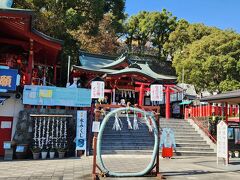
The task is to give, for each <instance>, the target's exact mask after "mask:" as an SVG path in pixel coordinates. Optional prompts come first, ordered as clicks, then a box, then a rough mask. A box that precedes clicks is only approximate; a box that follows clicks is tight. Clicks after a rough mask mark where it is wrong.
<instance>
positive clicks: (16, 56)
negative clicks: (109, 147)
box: [0, 7, 63, 156]
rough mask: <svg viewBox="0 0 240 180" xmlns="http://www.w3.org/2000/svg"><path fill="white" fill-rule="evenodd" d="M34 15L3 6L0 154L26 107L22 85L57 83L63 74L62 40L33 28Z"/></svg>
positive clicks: (0, 23) (0, 21) (0, 28)
mask: <svg viewBox="0 0 240 180" xmlns="http://www.w3.org/2000/svg"><path fill="white" fill-rule="evenodd" d="M33 15H34V12H33V11H32V10H23V9H14V8H4V7H0V90H1V91H0V134H1V136H0V156H1V155H3V142H4V141H10V140H11V139H12V138H13V135H14V132H15V129H16V123H17V121H18V117H19V112H20V111H21V110H23V109H24V106H23V103H22V90H23V86H24V85H46V84H47V82H48V83H50V84H56V82H57V80H58V79H57V77H59V75H58V73H60V65H59V64H60V58H59V54H60V51H61V49H62V43H63V42H62V41H60V40H57V39H53V38H51V37H49V36H47V35H45V34H43V33H41V32H39V31H37V30H36V29H34V27H33V26H32V24H33V19H34V18H33ZM12 72H14V73H15V74H11V73H12ZM17 74H18V75H17ZM18 80H19V83H16V82H17V81H18ZM13 81H14V83H13Z"/></svg>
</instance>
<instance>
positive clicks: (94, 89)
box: [91, 81, 105, 99]
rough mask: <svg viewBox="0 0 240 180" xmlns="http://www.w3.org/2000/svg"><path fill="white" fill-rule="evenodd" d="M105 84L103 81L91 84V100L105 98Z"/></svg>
mask: <svg viewBox="0 0 240 180" xmlns="http://www.w3.org/2000/svg"><path fill="white" fill-rule="evenodd" d="M104 86H105V84H104V82H103V81H92V84H91V98H97V99H98V98H100V99H103V98H104Z"/></svg>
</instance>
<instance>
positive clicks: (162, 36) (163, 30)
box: [151, 9, 177, 58]
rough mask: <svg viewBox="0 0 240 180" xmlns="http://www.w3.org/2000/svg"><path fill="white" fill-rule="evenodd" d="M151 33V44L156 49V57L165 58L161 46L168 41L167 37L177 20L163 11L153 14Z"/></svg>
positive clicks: (169, 13)
mask: <svg viewBox="0 0 240 180" xmlns="http://www.w3.org/2000/svg"><path fill="white" fill-rule="evenodd" d="M152 18H153V21H152V22H153V27H152V29H153V33H152V37H151V42H152V43H153V45H154V46H155V47H157V49H158V56H159V57H160V58H161V57H163V56H166V53H165V51H164V49H163V45H164V44H165V43H166V42H167V41H168V38H169V35H170V33H171V32H173V31H174V30H175V28H176V25H177V18H176V17H175V16H172V13H171V12H169V11H167V10H166V9H163V10H162V12H153V13H152Z"/></svg>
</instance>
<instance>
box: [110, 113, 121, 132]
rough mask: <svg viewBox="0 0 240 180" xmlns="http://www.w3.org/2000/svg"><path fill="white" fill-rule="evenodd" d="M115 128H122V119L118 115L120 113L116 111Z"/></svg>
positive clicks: (117, 129)
mask: <svg viewBox="0 0 240 180" xmlns="http://www.w3.org/2000/svg"><path fill="white" fill-rule="evenodd" d="M112 129H113V130H116V131H121V130H122V121H121V119H120V118H119V117H118V114H117V113H116V114H115V121H114V124H113V128H112Z"/></svg>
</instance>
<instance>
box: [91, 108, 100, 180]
mask: <svg viewBox="0 0 240 180" xmlns="http://www.w3.org/2000/svg"><path fill="white" fill-rule="evenodd" d="M100 115H101V113H100V110H99V105H98V104H96V108H95V121H99V118H100ZM97 136H98V133H97V132H94V136H93V170H92V175H93V180H97V179H98V175H97Z"/></svg>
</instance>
